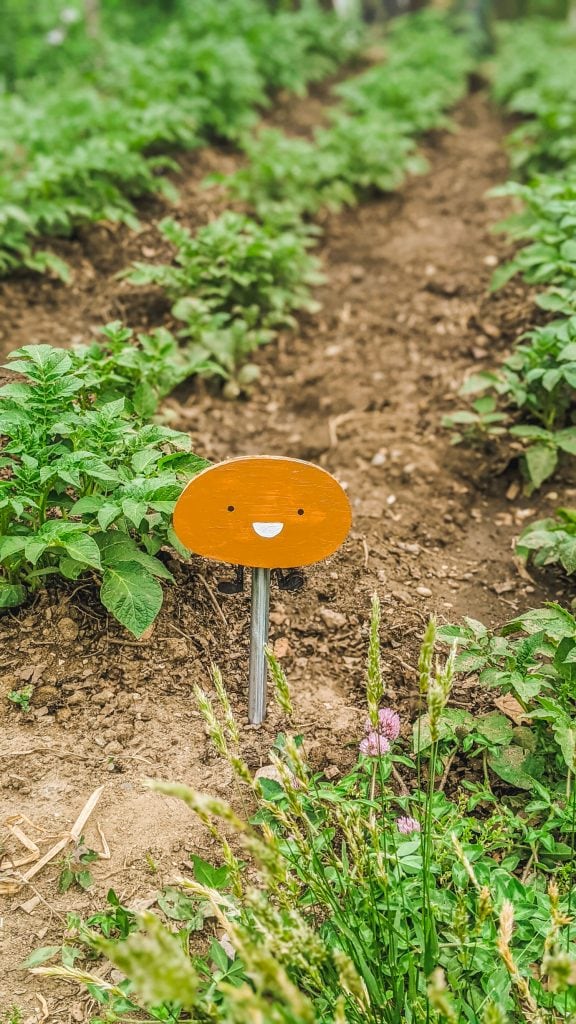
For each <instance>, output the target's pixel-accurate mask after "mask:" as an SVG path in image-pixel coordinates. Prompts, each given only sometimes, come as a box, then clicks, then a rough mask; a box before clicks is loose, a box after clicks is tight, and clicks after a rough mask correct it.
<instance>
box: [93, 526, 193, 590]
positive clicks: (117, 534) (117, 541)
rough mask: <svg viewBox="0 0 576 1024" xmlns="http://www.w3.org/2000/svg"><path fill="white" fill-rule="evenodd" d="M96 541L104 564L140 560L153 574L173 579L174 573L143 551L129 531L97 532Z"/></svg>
mask: <svg viewBox="0 0 576 1024" xmlns="http://www.w3.org/2000/svg"><path fill="white" fill-rule="evenodd" d="M96 541H97V543H98V547H99V549H100V553H101V555H102V563H103V565H104V566H112V567H114V566H115V565H119V564H120V563H121V562H138V564H139V565H141V566H142V567H143V568H144V569H147V571H148V572H149V573H150V574H151V575H152V576H158V577H159V578H160V579H163V580H170V581H173V580H174V577H173V575H172V573H171V572H170V571H169V570H168V569H167V568H166V566H165V565H164V564H163V563H162V562H161V561H160V559H159V558H154V557H153V556H152V555H149V554H147V553H146V552H145V551H141V550H140V548H139V547H138V545H137V544H136V541H134V540H132V537H129V536H128V534H127V533H123V532H122V531H121V530H113V531H111V532H110V533H97V534H96Z"/></svg>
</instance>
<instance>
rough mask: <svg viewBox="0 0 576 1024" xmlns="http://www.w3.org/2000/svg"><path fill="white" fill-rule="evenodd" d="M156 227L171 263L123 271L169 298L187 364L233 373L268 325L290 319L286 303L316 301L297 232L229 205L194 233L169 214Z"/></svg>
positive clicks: (308, 305)
mask: <svg viewBox="0 0 576 1024" xmlns="http://www.w3.org/2000/svg"><path fill="white" fill-rule="evenodd" d="M160 228H161V230H162V233H163V234H164V236H165V237H166V238H167V239H168V240H169V241H170V242H171V243H172V244H173V245H174V246H175V248H176V254H175V264H172V265H170V266H167V265H163V264H157V263H150V264H146V263H136V264H134V266H133V269H132V270H131V271H129V272H127V276H128V279H129V280H130V281H131V282H132V283H133V284H138V285H145V286H148V285H151V284H154V285H159V286H160V287H162V288H163V289H165V291H166V292H167V294H168V296H169V298H170V299H171V300H172V301H173V302H175V305H174V307H173V314H174V316H175V317H176V318H177V319H179V320H182V321H184V323H185V324H186V326H185V327H184V328H183V329H182V330H181V331H180V337H182V338H184V339H186V343H187V344H186V352H187V353H188V359H189V360H191V362H192V363H197V364H198V365H199V366H201V365H202V361H203V360H204V362H205V365H206V366H207V367H208V368H210V367H211V368H212V369H213V370H216V372H222V373H224V374H225V375H226V374H230V373H233V372H234V371H235V370H236V366H237V363H238V362H239V360H240V357H241V356H244V355H245V354H246V353H248V352H250V351H251V350H252V349H253V348H255V347H256V346H257V345H259V344H262V343H263V342H266V341H268V340H269V339H270V338H271V337H272V334H271V330H272V329H274V328H277V327H279V326H287V325H292V324H294V320H293V318H292V316H291V315H290V314H291V312H292V311H293V310H298V309H308V310H311V309H313V308H315V306H314V304H313V303H312V301H311V299H310V293H309V287H310V285H312V284H315V283H317V282H318V281H319V280H321V278H320V275H319V273H318V264H317V261H316V260H315V259H314V257H312V256H311V255H310V254H309V253H308V242H307V239H306V236H305V235H304V234H302V233H301V232H300V233H299V232H296V231H290V230H283V231H280V232H278V230H276V229H275V228H274V227H273V226H272V225H268V224H266V223H264V224H259V223H258V222H257V221H255V220H253V219H251V218H250V217H247V216H245V215H243V214H240V213H233V212H227V213H224V214H223V215H222V216H221V217H219V218H217V219H216V220H214V221H212V222H211V223H209V224H207V225H206V226H205V227H203V228H201V229H200V230H199V231H198V232H197V234H196V235H191V234H190V232H189V231H188V230H187V229H186V228H184V227H182V226H181V225H179V224H177V223H176V222H175V221H173V220H165V221H162V223H161V225H160Z"/></svg>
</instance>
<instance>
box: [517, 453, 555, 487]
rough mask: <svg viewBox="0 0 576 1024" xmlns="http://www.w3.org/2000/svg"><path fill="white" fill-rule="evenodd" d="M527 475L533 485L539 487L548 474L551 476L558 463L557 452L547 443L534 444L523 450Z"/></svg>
mask: <svg viewBox="0 0 576 1024" xmlns="http://www.w3.org/2000/svg"><path fill="white" fill-rule="evenodd" d="M524 458H525V460H526V468H527V470H528V476H529V477H530V480H531V482H532V483H533V485H534V487H535V488H536V489H537V488H538V487H541V486H542V484H543V483H544V481H545V480H547V479H548V477H549V476H552V474H553V472H554V470H555V469H556V466H557V464H558V453H557V451H556V449H555V448H551V447H550V446H549V445H543V444H534V445H531V447H530V448H528V449H527V451H526V452H525V455H524Z"/></svg>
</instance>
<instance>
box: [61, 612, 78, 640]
mask: <svg viewBox="0 0 576 1024" xmlns="http://www.w3.org/2000/svg"><path fill="white" fill-rule="evenodd" d="M57 628H58V632H59V633H60V636H61V637H62V639H63V640H66V641H68V642H71V641H72V640H76V639H77V637H78V633H79V632H80V627H79V625H78V623H77V622H74V619H68V618H66V619H60V621H59V622H58V625H57Z"/></svg>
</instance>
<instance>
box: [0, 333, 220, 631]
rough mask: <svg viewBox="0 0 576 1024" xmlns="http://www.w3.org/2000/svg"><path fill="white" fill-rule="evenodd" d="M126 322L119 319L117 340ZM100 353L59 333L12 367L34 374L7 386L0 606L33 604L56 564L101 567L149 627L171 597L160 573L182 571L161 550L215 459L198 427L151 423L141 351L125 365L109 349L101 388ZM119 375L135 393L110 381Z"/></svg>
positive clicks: (61, 571) (66, 568)
mask: <svg viewBox="0 0 576 1024" xmlns="http://www.w3.org/2000/svg"><path fill="white" fill-rule="evenodd" d="M119 332H120V328H119V326H118V325H111V327H110V328H109V330H108V340H109V341H111V344H114V343H115V342H114V337H116V340H117V339H118V334H119ZM120 333H121V332H120ZM126 340H127V339H126ZM94 355H95V354H94V352H92V351H91V350H90V349H89V350H88V352H87V354H83V353H80V354H77V353H73V352H66V351H64V350H61V349H55V348H52V347H50V346H49V345H36V346H34V345H28V346H25V347H24V348H22V349H20V350H18V351H17V352H13V353H11V357H10V363H9V364H8V366H9V368H10V369H11V370H13V371H16V372H17V373H19V374H21V375H23V376H24V378H25V379H24V380H18V381H15V382H14V383H9V384H6V385H5V386H4V387H3V388H2V389H0V431H1V433H2V435H4V436H5V438H6V441H5V443H4V446H3V449H2V459H1V466H2V469H3V474H2V480H0V606H1V607H4V608H6V607H15V606H17V605H19V604H22V603H23V602H24V601H25V600H26V597H27V595H28V593H29V592H30V591H33V590H35V589H36V588H37V587H38V586H39V585H40V584H41V583H42V581H43V580H44V579H45V578H46V576H48V575H51V574H57V575H61V576H64V577H65V578H66V579H72V580H75V579H78V578H79V577H81V576H83V575H84V574H85V573H89V574H90V575H92V576H93V577H96V578H97V579H99V581H100V586H101V590H100V594H101V599H102V601H103V603H104V605H105V606H106V608H107V609H108V610H109V611H110V612H111V614H112V615H114V616H115V617H116V618H118V620H119V621H120V622H121V623H122V624H123V625H124V626H126V627H127V628H128V629H129V630H131V632H133V633H134V634H135V635H136V636H139V635H141V634H142V633H143V632H144V630H145V629H146V628H147V627H148V626H149V625H150V623H151V622H152V621H153V620H154V618H155V616H156V614H157V613H158V611H159V609H160V607H161V604H162V588H161V586H160V584H159V583H158V579H165V580H166V579H168V580H169V579H171V578H172V577H171V574H170V573H169V572H168V570H167V569H166V567H165V566H164V564H163V562H162V561H161V560H160V559H159V558H157V557H156V556H157V554H158V552H159V551H160V548H161V547H162V545H163V544H164V543H166V542H169V541H170V540H171V539H172V532H171V526H170V514H171V511H172V509H173V506H174V503H175V501H176V499H177V498H178V496H179V494H180V491H181V489H182V485H183V482H184V479H185V476H189V475H190V473H194V472H195V471H197V470H198V469H200V468H202V466H203V465H205V463H204V462H203V460H201V459H199V458H198V457H197V456H195V455H193V454H192V453H191V452H190V439H189V438H188V436H187V435H185V434H181V433H178V432H177V431H173V430H170V429H169V428H167V427H163V426H157V425H154V424H148V425H143V424H142V421H141V419H140V417H139V416H138V415H137V413H136V412H135V411H134V407H135V405H138V401H139V396H140V395H141V394H142V386H143V384H145V379H144V381H142V379H141V378H140V377H138V376H137V375H136V374H135V373H132V371H133V365H130V360H128V361H127V363H126V362H122V361H121V362H120V364H119V366H118V367H117V372H116V373H114V372H113V366H112V362H113V361H112V359H111V357H110V356H109V357H108V359H107V360H106V365H107V368H108V373H107V375H106V376H105V377H104V378H103V390H102V392H101V391H100V389H99V383H100V379H99V377H98V374H97V373H95V372H94V366H95V365H98V362H99V356H97V357H96V358H94ZM144 357H145V350H142V351H140V353H139V358H141V359H144ZM144 361H145V360H144ZM130 384H131V385H132V390H131V387H130ZM119 385H122V389H123V390H124V393H125V397H122V398H120V397H115V396H114V394H111V393H110V388H111V387H114V386H119Z"/></svg>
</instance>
